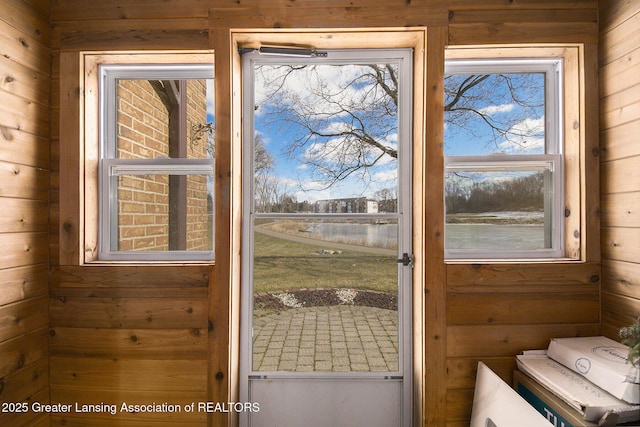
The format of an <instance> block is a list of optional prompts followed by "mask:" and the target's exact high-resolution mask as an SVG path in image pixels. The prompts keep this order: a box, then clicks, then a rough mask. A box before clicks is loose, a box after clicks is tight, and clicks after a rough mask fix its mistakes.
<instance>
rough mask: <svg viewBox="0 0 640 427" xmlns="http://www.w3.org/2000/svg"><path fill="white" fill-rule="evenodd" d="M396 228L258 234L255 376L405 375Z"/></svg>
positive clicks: (306, 222)
mask: <svg viewBox="0 0 640 427" xmlns="http://www.w3.org/2000/svg"><path fill="white" fill-rule="evenodd" d="M396 254H397V222H396V221H395V220H385V221H380V220H375V219H368V220H335V219H331V220H312V219H304V218H301V219H282V220H281V219H261V220H256V223H255V226H254V269H253V286H254V288H253V289H254V300H253V301H254V306H253V370H254V371H301V372H304V371H332V372H339V371H385V372H386V371H398V265H397V260H396V258H397V256H396Z"/></svg>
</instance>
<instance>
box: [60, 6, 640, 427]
mask: <svg viewBox="0 0 640 427" xmlns="http://www.w3.org/2000/svg"><path fill="white" fill-rule="evenodd" d="M213 7H215V8H216V9H215V10H214V11H213V12H212V15H211V16H209V10H210V8H213ZM597 13H598V9H597V1H596V0H486V1H482V2H478V1H476V0H387V1H385V2H381V1H379V0H335V1H332V2H331V3H330V5H328V4H327V2H325V1H320V0H298V1H296V2H291V1H288V0H218V1H213V0H211V1H203V0H166V1H162V2H160V1H151V0H147V1H143V0H141V1H136V2H127V3H124V2H121V3H119V4H116V3H114V2H90V3H87V2H86V1H85V0H52V12H51V16H52V21H53V24H54V26H55V28H54V30H53V34H52V47H53V49H54V60H53V61H54V66H53V88H54V92H53V99H54V101H53V105H52V108H53V109H52V112H53V117H54V121H53V125H52V129H53V130H52V159H53V163H54V165H56V166H54V169H53V171H52V176H51V187H52V194H53V195H54V197H52V203H51V207H52V208H51V218H52V226H51V230H52V234H51V237H50V242H51V252H52V254H56V255H54V256H53V257H52V264H53V265H52V269H53V275H52V284H51V288H52V290H51V300H50V305H51V320H50V322H51V334H50V345H51V350H50V351H51V397H52V400H54V401H59V400H67V399H70V400H75V399H80V398H81V397H83V398H85V399H89V400H91V401H94V402H95V401H105V402H107V401H118V402H120V401H122V400H124V399H127V400H128V399H130V400H131V401H133V400H135V399H143V398H144V399H146V400H148V399H149V397H153V398H154V399H156V401H159V400H161V401H172V400H173V401H181V399H191V400H199V399H205V398H208V399H209V400H218V401H226V400H227V399H228V397H229V396H226V395H225V394H224V393H225V390H227V389H228V383H227V381H228V380H229V379H228V376H229V371H228V366H229V361H228V359H227V355H226V354H221V352H219V351H218V350H220V349H222V350H224V349H226V348H228V347H229V342H228V336H229V334H228V330H227V329H225V328H228V327H229V326H228V315H229V313H228V311H227V310H228V307H229V306H230V303H229V301H228V298H230V295H232V294H233V292H231V291H230V290H229V289H228V283H229V275H230V272H229V271H227V270H226V268H227V267H226V264H225V262H219V264H218V265H217V266H216V267H215V268H213V269H209V268H207V267H194V266H191V267H187V266H183V267H175V268H173V269H172V268H166V267H165V268H162V269H159V268H148V267H78V266H74V265H71V264H72V263H69V262H67V260H63V261H62V262H61V261H60V259H58V258H57V254H58V253H59V250H60V249H64V246H65V245H67V240H65V239H66V237H65V236H66V235H65V233H66V232H67V231H68V229H73V224H69V225H70V226H71V227H63V224H62V223H65V224H66V222H65V221H66V218H65V221H62V219H61V218H60V215H61V210H60V200H63V201H64V202H65V203H67V202H69V200H66V201H65V197H69V196H68V194H73V190H74V189H73V188H69V187H68V185H67V184H61V182H60V180H59V177H60V169H59V167H62V168H74V167H75V164H64V165H60V166H57V163H58V162H59V160H60V156H59V153H60V144H61V143H64V141H65V137H63V136H64V135H66V134H67V133H68V132H72V133H73V132H77V129H69V128H66V127H65V128H60V126H59V123H58V122H57V117H58V116H59V112H60V108H68V107H69V106H67V105H64V106H61V105H60V103H61V101H60V99H65V100H67V99H71V100H72V101H73V96H71V98H68V97H69V96H70V94H69V93H65V94H63V95H64V97H63V96H61V94H60V93H58V89H57V88H58V87H59V86H60V71H59V70H60V67H61V64H60V62H59V60H60V54H61V53H68V52H75V51H79V50H127V49H207V48H212V47H215V43H216V40H215V39H216V37H218V36H225V34H228V31H227V27H228V26H230V25H232V24H231V22H233V23H234V24H233V25H235V24H238V25H243V26H254V27H262V28H266V29H269V28H287V27H288V28H305V27H317V28H321V27H333V28H348V27H353V26H356V25H360V26H361V25H364V26H394V27H404V26H417V25H427V24H428V25H429V27H430V33H429V34H432V35H438V36H437V37H435V36H434V37H433V38H432V39H430V40H429V43H430V46H431V47H428V49H430V51H431V52H435V53H436V54H440V55H441V52H442V51H443V48H444V45H445V44H448V45H475V44H480V43H488V44H504V43H555V42H557V43H584V44H585V61H586V64H587V69H586V71H585V76H584V77H585V85H586V87H595V86H594V85H595V84H596V79H597V74H596V73H597V68H596V65H597V57H596V52H597V44H598V23H597ZM210 22H211V23H212V24H213V25H214V26H216V27H215V28H209V25H210ZM218 26H219V27H218ZM226 37H228V35H227V36H226ZM428 56H429V52H427V57H428ZM225 62H226V64H227V66H228V64H229V60H228V59H227V58H221V59H220V65H222V66H224V64H225ZM216 66H218V58H217V59H216ZM220 87H225V85H224V82H222V85H221V86H220ZM226 87H227V88H228V84H227V86H226ZM224 99H227V100H228V94H227V95H225V98H224ZM597 101H598V94H597V93H595V94H593V93H591V92H589V94H588V95H587V109H586V119H585V122H586V123H585V126H584V132H585V140H586V141H587V142H586V146H585V148H584V152H585V153H587V158H586V159H585V165H586V169H587V170H588V171H589V173H585V175H584V177H583V179H584V182H585V185H586V186H587V190H588V191H587V192H586V195H585V197H587V199H588V200H587V204H586V206H589V209H587V210H586V211H585V212H584V216H585V217H586V220H585V221H584V223H585V224H587V225H586V227H587V228H588V229H585V230H583V231H584V232H585V233H587V234H588V235H589V237H588V247H587V249H586V251H585V254H586V255H585V257H586V261H587V262H585V263H562V264H553V265H550V264H499V265H496V264H482V265H480V264H478V265H469V264H444V263H443V261H442V256H441V255H434V256H432V257H427V265H426V271H427V276H428V277H427V279H426V281H427V282H428V283H427V287H428V295H427V297H426V300H425V308H426V310H427V313H426V317H425V318H426V319H427V324H426V325H425V342H426V343H425V347H426V354H427V358H429V357H433V358H434V360H426V361H425V363H426V364H427V365H428V366H429V368H428V369H425V373H426V374H425V375H426V376H425V378H424V381H423V382H424V388H425V389H424V390H423V394H424V396H425V397H426V399H425V402H424V404H423V407H424V413H423V423H422V424H423V425H429V426H449V427H457V426H463V425H468V422H469V417H470V413H471V402H472V397H473V386H474V378H475V367H476V365H477V361H478V360H483V361H485V362H487V363H488V364H489V366H491V367H492V368H494V369H495V370H496V371H497V372H498V373H499V374H500V375H501V376H502V377H503V378H505V380H507V381H510V380H511V376H512V374H511V372H512V370H513V368H514V366H515V363H514V359H513V356H514V355H515V354H517V353H518V352H520V351H522V350H525V349H531V348H543V347H546V345H547V344H548V341H549V339H550V338H552V337H557V336H575V335H593V334H598V333H599V332H600V323H599V313H600V311H599V310H600V306H599V297H600V293H599V287H600V264H599V259H600V251H599V236H598V233H599V231H598V228H597V223H598V221H597V218H596V217H595V213H594V212H596V211H597V210H598V199H599V194H598V161H599V160H598V158H597V157H596V155H597V146H598V130H597V129H598V123H597V119H596V117H597ZM65 103H66V101H65ZM594 119H596V120H594ZM229 127H230V125H229V126H227V128H229ZM427 129H429V126H427ZM429 135H431V136H429ZM438 135H441V132H432V131H429V132H428V135H427V144H428V145H429V147H427V153H426V154H427V159H428V162H429V163H428V164H429V165H441V164H442V162H441V160H442V159H441V156H442V153H441V151H440V148H438V147H439V144H440V142H441V141H437V140H436V139H437V138H438ZM228 139H229V140H230V139H231V138H228ZM636 154H637V153H636ZM218 161H223V162H224V161H225V159H218ZM226 161H228V162H230V161H231V159H226ZM226 166H227V167H226V168H222V169H218V170H222V171H223V172H224V171H228V170H229V168H230V167H231V165H230V164H228V165H226ZM630 170H631V169H630ZM433 176H435V177H438V176H439V177H440V178H436V179H441V176H442V174H441V172H438V171H436V172H433ZM218 179H219V180H221V182H220V183H218V186H217V187H216V191H218V190H221V191H220V192H217V193H216V203H218V205H217V207H216V212H217V214H218V215H219V218H222V219H223V221H225V223H223V224H221V225H220V224H219V225H217V227H218V231H223V232H224V233H219V234H218V235H217V238H218V239H223V241H222V243H224V242H225V241H226V242H228V241H229V240H228V239H229V232H230V230H229V228H230V226H229V223H227V222H226V221H227V220H229V221H230V218H231V212H230V209H231V207H230V206H228V200H229V197H228V196H229V191H230V185H229V181H228V180H227V178H226V175H225V174H223V173H222V172H221V173H219V175H218ZM430 184H433V183H430ZM425 199H429V200H432V201H433V203H431V204H430V205H429V206H432V207H434V211H433V213H429V214H427V216H428V218H427V220H426V221H427V222H428V223H427V224H425V230H427V233H426V235H427V240H428V241H427V242H426V243H425V244H424V245H422V246H423V247H426V248H427V251H432V252H433V251H436V252H438V253H441V250H442V239H441V233H440V230H442V227H443V218H442V214H441V212H443V209H442V207H441V206H440V207H438V203H441V201H440V202H438V200H439V199H440V198H439V197H434V196H433V195H430V194H428V195H425ZM612 203H616V202H615V200H612ZM59 235H61V236H63V237H62V238H61V237H60V236H59ZM225 239H226V240H225ZM216 247H222V248H224V247H225V246H224V244H221V242H220V241H218V242H217V243H216ZM227 247H228V245H227ZM76 250H77V249H76ZM62 253H64V250H63V251H62ZM219 256H220V258H219V260H225V261H226V260H228V259H230V258H232V257H233V256H234V254H224V256H222V255H219ZM632 256H635V258H636V259H637V251H636V253H635V255H632ZM625 265H627V266H628V265H629V263H627V264H625ZM634 271H635V274H636V277H637V270H634ZM629 274H632V272H630V273H629ZM208 329H213V331H211V330H210V331H209V333H207V331H208ZM206 337H209V339H210V340H213V343H207V338H206ZM212 349H215V350H216V351H215V352H212ZM213 353H215V354H213ZM151 418H153V421H156V422H157V425H161V424H162V422H166V423H167V424H172V423H175V422H176V420H177V417H174V418H173V419H165V418H164V417H155V418H154V417H149V416H148V415H147V416H142V415H129V416H127V417H125V419H123V420H122V424H121V425H145V422H148V421H151ZM184 420H185V422H191V423H193V424H198V423H203V422H204V421H203V419H202V418H199V417H197V416H193V417H188V418H185V419H184ZM180 421H181V422H182V423H183V424H184V423H185V422H183V419H182V418H181V419H180ZM209 421H210V423H211V424H212V425H226V422H227V419H226V417H224V416H220V415H217V416H216V417H212V418H211V419H210V420H209ZM109 422H113V418H112V417H110V416H99V415H98V416H95V415H94V416H92V417H88V416H83V415H81V414H73V415H69V414H65V415H57V416H53V417H52V423H53V424H54V425H63V424H64V425H67V426H74V425H89V423H91V425H107V424H108V423H109ZM154 425H156V424H154Z"/></svg>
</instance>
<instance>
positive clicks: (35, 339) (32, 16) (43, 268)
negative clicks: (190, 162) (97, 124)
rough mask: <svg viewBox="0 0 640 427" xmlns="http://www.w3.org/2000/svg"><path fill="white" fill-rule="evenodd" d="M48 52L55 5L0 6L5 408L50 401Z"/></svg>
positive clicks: (8, 1)
mask: <svg viewBox="0 0 640 427" xmlns="http://www.w3.org/2000/svg"><path fill="white" fill-rule="evenodd" d="M50 46H51V31H50V28H49V0H2V1H0V402H23V401H34V400H37V401H41V402H48V399H49V352H48V324H49V317H48V314H47V311H48V310H47V307H48V304H49V298H48V283H49V274H48V273H49V250H48V239H49V234H48V231H49V223H48V218H49V212H48V202H49V139H50V131H49V129H50V90H49V88H50V76H51V48H50ZM23 422H24V423H26V422H28V423H29V425H34V426H48V425H49V417H48V416H46V415H40V414H34V413H30V414H27V415H25V416H20V415H17V414H15V413H14V414H11V413H2V412H0V425H3V426H4V425H6V426H11V425H22V423H23Z"/></svg>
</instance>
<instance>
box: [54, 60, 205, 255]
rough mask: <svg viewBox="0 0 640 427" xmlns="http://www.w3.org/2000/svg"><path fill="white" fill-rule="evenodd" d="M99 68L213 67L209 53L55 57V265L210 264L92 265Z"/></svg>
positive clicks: (95, 228) (95, 240) (95, 234)
mask: <svg viewBox="0 0 640 427" xmlns="http://www.w3.org/2000/svg"><path fill="white" fill-rule="evenodd" d="M103 63H111V64H115V63H123V64H124V63H126V64H147V63H153V64H172V63H191V64H213V63H214V55H213V51H212V50H199V51H178V50H171V51H113V52H105V51H99V52H61V54H60V64H61V65H60V93H61V100H60V105H61V108H60V165H61V167H60V188H61V189H63V191H62V192H61V195H60V228H61V229H60V249H59V256H60V265H83V264H88V263H92V264H96V263H105V264H119V265H121V264H145V265H147V264H149V263H158V264H171V265H176V264H202V263H205V264H212V263H213V261H211V262H209V261H207V262H203V261H194V262H190V261H175V262H174V261H144V262H138V261H100V260H99V259H98V231H99V230H98V227H99V225H98V211H99V208H98V202H99V199H98V181H99V177H98V161H99V156H100V153H99V126H98V125H99V121H100V117H99V99H98V97H99V90H98V87H99V80H98V76H99V73H98V67H99V65H100V64H103Z"/></svg>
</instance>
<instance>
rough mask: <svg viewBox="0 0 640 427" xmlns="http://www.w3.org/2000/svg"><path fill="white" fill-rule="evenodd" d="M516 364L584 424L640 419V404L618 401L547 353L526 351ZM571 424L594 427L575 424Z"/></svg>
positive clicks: (517, 357)
mask: <svg viewBox="0 0 640 427" xmlns="http://www.w3.org/2000/svg"><path fill="white" fill-rule="evenodd" d="M516 362H517V365H518V369H519V370H520V371H522V372H524V373H526V374H527V375H528V376H529V377H531V378H533V379H534V380H535V381H536V382H538V383H539V384H540V385H541V386H543V387H544V388H545V389H546V390H548V391H549V392H550V393H552V394H553V395H554V396H556V399H558V400H561V401H562V402H564V403H565V405H567V406H568V407H570V408H572V409H573V410H574V411H575V413H577V414H580V416H582V419H583V422H584V421H589V422H592V423H598V422H599V421H600V420H601V419H602V417H604V416H609V417H612V418H616V419H617V422H619V423H626V422H633V421H636V420H640V405H630V404H629V403H627V402H624V401H622V400H620V399H617V398H615V397H614V396H612V395H611V394H609V393H607V392H606V391H604V390H602V389H601V388H600V387H598V386H597V385H595V384H593V383H591V382H590V381H589V380H587V379H586V378H585V377H583V376H582V375H580V374H578V373H576V372H573V371H572V370H571V369H569V368H567V367H565V366H563V365H561V364H559V363H558V362H556V361H554V360H552V359H550V358H549V357H547V356H546V354H545V353H544V351H542V352H525V353H524V354H522V355H519V356H516ZM530 403H531V402H530ZM567 421H568V420H567ZM571 424H572V425H590V424H576V423H575V421H574V422H573V423H571ZM559 425H561V424H559ZM567 425H568V424H567Z"/></svg>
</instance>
